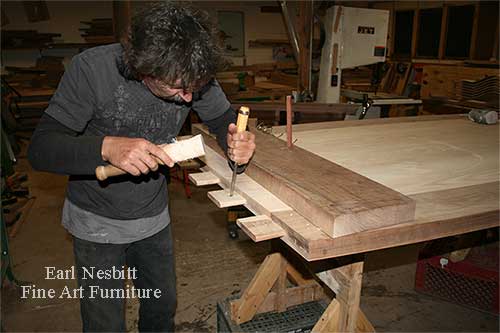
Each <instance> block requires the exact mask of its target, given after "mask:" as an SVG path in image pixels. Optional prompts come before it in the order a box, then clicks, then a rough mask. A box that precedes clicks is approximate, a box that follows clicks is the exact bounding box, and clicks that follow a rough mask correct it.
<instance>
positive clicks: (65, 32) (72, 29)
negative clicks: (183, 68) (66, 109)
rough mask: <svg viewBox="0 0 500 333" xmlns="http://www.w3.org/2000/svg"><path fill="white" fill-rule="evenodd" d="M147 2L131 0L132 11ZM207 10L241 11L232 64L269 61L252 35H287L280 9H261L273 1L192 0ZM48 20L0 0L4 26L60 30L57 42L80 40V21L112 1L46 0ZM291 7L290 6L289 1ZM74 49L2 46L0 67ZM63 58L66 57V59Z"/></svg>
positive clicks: (105, 13)
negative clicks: (241, 34) (241, 53)
mask: <svg viewBox="0 0 500 333" xmlns="http://www.w3.org/2000/svg"><path fill="white" fill-rule="evenodd" d="M148 3H151V1H148V2H145V1H141V2H133V3H132V10H133V12H135V11H138V10H140V9H141V8H142V7H143V6H145V5H147V4H148ZM194 5H195V6H198V7H200V8H202V9H204V10H206V11H207V12H209V15H210V17H212V18H213V19H214V21H216V19H217V11H218V10H229V11H241V12H243V13H244V17H245V22H244V29H245V57H231V58H230V59H231V60H232V61H233V63H234V64H235V65H243V64H248V65H251V64H256V63H266V62H272V61H273V59H272V49H271V48H248V41H249V40H255V39H285V40H287V39H288V35H287V32H286V28H285V25H284V23H283V19H282V16H281V14H280V13H261V12H260V6H264V5H273V6H276V5H277V3H276V2H274V1H266V2H262V1H198V2H195V3H194ZM47 6H48V10H49V15H50V20H48V21H42V22H35V23H30V22H28V20H27V17H26V14H25V12H24V6H23V4H22V2H21V1H2V10H5V13H6V15H7V17H8V19H9V24H7V25H5V26H3V27H2V29H4V30H38V31H39V32H55V33H61V34H62V37H61V40H60V41H61V42H66V43H81V42H84V41H83V39H82V38H81V36H80V32H79V30H78V29H79V28H80V21H88V20H91V19H92V18H111V17H112V16H113V8H112V1H47ZM290 6H291V7H293V6H294V4H293V3H292V4H291V5H290ZM77 52H78V50H76V49H64V50H61V49H59V50H43V51H42V53H40V52H39V51H38V50H3V51H2V68H3V67H4V66H20V67H29V66H34V65H35V63H36V58H38V57H39V56H40V55H41V54H43V55H60V56H66V57H67V58H68V59H69V58H70V57H71V56H72V55H74V54H75V53H77ZM66 62H67V61H66Z"/></svg>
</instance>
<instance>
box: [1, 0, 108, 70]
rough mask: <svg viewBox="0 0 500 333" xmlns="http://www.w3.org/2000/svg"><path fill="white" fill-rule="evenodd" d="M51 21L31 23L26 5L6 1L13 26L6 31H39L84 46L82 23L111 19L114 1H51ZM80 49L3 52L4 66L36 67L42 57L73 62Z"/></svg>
mask: <svg viewBox="0 0 500 333" xmlns="http://www.w3.org/2000/svg"><path fill="white" fill-rule="evenodd" d="M46 3H47V7H48V10H49V15H50V20H47V21H41V22H28V19H27V17H26V14H25V12H24V6H23V3H22V1H2V10H5V14H6V15H7V18H8V20H9V23H8V24H6V25H4V26H3V27H2V29H3V30H37V31H38V32H45V33H48V32H51V33H60V34H62V36H61V37H60V38H59V39H58V40H57V42H66V43H82V42H84V40H83V39H82V38H81V36H80V31H79V30H78V29H79V28H80V27H81V25H80V21H89V20H91V19H93V18H111V17H112V16H113V10H112V2H111V1H47V2H46ZM77 52H78V50H77V49H58V50H43V51H42V52H40V51H39V50H2V68H4V66H20V67H29V66H34V65H35V63H36V59H37V58H38V57H39V56H40V55H42V54H43V55H56V56H67V57H68V58H70V57H71V56H72V55H73V54H75V53H77Z"/></svg>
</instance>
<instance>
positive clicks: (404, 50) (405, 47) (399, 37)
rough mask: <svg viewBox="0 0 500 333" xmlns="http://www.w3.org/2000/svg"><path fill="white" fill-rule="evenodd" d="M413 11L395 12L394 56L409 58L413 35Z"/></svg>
mask: <svg viewBox="0 0 500 333" xmlns="http://www.w3.org/2000/svg"><path fill="white" fill-rule="evenodd" d="M414 15H415V14H414V11H413V10H405V11H397V12H396V16H395V29H394V54H395V55H400V56H410V54H411V38H412V33H413V16H414Z"/></svg>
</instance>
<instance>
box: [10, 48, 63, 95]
mask: <svg viewBox="0 0 500 333" xmlns="http://www.w3.org/2000/svg"><path fill="white" fill-rule="evenodd" d="M63 59H64V58H63V57H55V56H42V57H40V58H38V59H37V63H36V65H35V66H33V67H16V66H5V70H7V71H8V72H9V75H8V76H6V77H5V78H6V80H7V82H9V84H14V83H18V84H21V85H24V86H28V87H44V86H47V87H54V88H55V87H57V85H58V84H59V80H60V79H61V77H62V75H63V73H64V65H63Z"/></svg>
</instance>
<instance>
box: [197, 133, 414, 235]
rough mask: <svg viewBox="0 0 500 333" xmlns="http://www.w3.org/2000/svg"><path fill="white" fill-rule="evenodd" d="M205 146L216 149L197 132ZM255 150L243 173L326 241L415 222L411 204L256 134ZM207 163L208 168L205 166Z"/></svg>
mask: <svg viewBox="0 0 500 333" xmlns="http://www.w3.org/2000/svg"><path fill="white" fill-rule="evenodd" d="M193 129H194V131H195V132H196V131H197V132H202V133H205V143H206V145H207V146H209V147H211V148H213V149H214V150H218V151H219V153H220V154H221V155H222V151H220V149H219V148H218V145H217V142H216V141H215V139H214V138H212V137H210V136H208V135H207V134H206V133H207V132H205V130H204V129H203V128H202V127H198V126H196V125H195V126H194V127H193ZM255 136H256V144H257V147H258V148H257V150H256V153H255V155H254V157H253V159H252V163H251V164H250V165H249V167H248V168H247V170H246V172H245V173H246V174H247V175H248V176H249V177H251V178H252V179H253V180H255V181H257V182H258V183H259V184H261V185H262V186H263V187H264V188H266V189H267V190H268V191H269V192H271V193H273V194H274V195H276V196H277V197H279V198H280V199H281V200H282V201H283V202H284V203H285V204H287V205H289V206H290V207H292V208H293V209H294V210H296V211H297V212H298V213H299V214H302V215H304V216H308V218H309V220H310V221H311V222H312V223H314V224H315V225H316V226H318V227H319V228H321V229H322V230H323V231H324V232H325V233H326V234H328V235H329V236H331V237H340V236H345V235H348V234H353V233H357V232H360V231H363V230H369V229H375V228H379V227H382V226H388V225H391V224H396V223H400V222H404V221H410V220H413V218H414V212H415V204H414V202H413V200H411V199H409V198H407V197H405V196H403V195H402V194H400V193H398V192H396V191H394V190H391V189H389V188H387V187H385V186H382V185H380V184H378V183H376V182H374V181H371V180H369V179H367V178H366V177H363V176H361V175H359V174H357V173H355V172H352V171H350V170H348V169H346V168H343V167H341V166H339V165H337V164H335V163H331V162H329V161H327V160H325V159H323V158H321V157H319V156H317V155H314V154H312V153H310V152H307V151H305V150H303V149H301V148H294V149H293V150H289V149H287V147H286V144H285V143H283V142H281V141H280V140H279V139H277V138H275V137H273V136H272V135H268V134H261V133H260V132H256V133H255ZM207 164H210V163H207Z"/></svg>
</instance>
